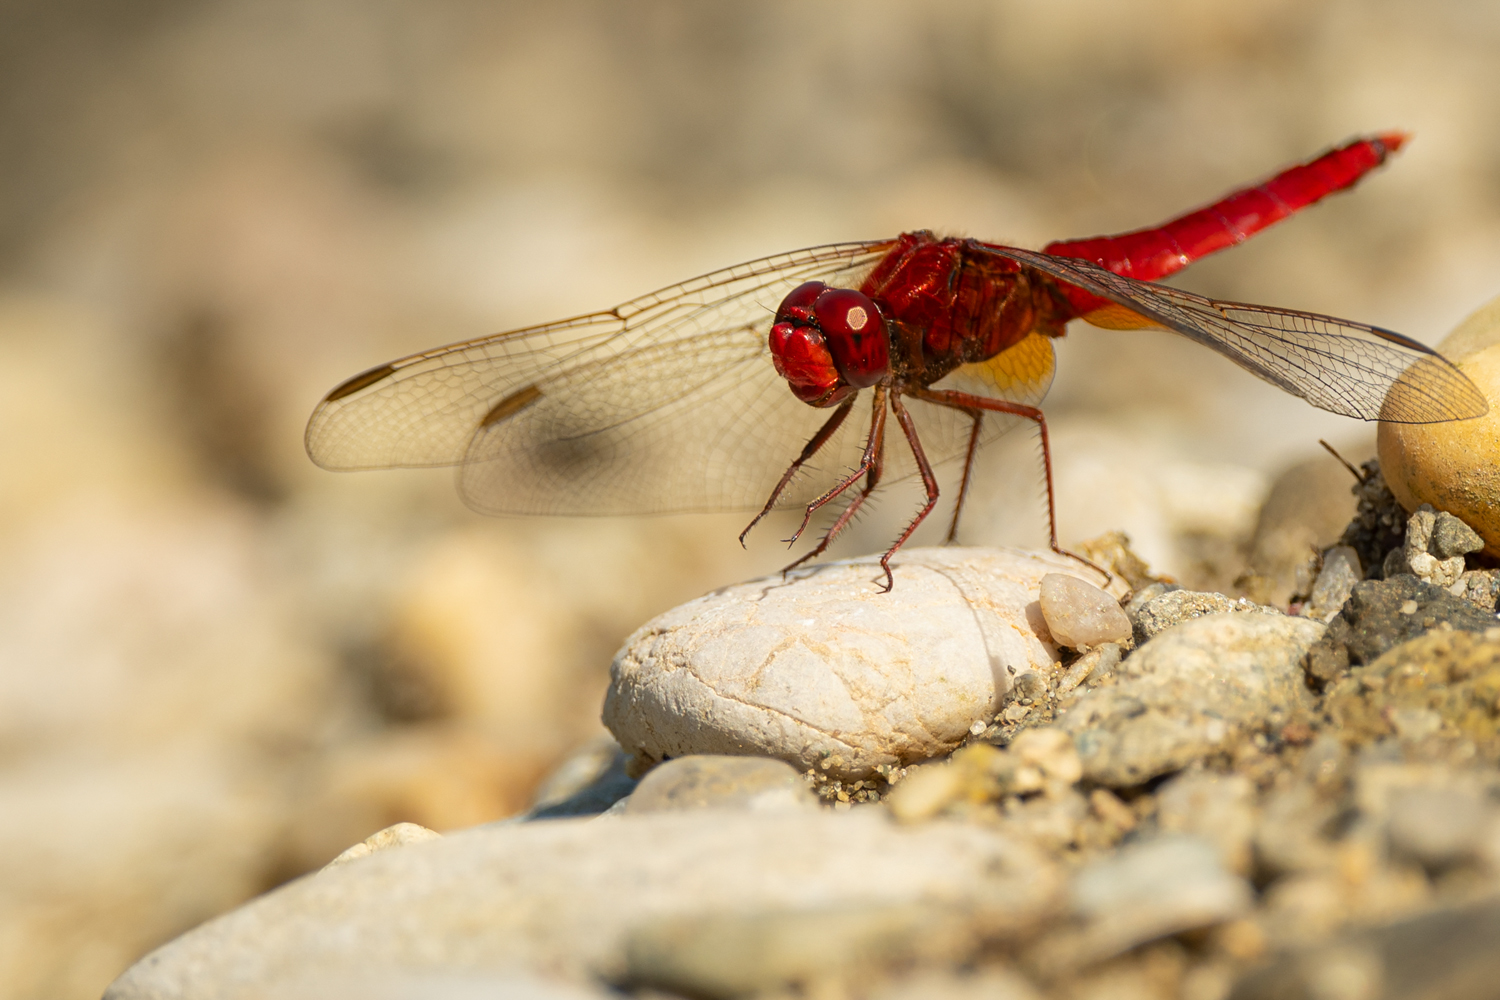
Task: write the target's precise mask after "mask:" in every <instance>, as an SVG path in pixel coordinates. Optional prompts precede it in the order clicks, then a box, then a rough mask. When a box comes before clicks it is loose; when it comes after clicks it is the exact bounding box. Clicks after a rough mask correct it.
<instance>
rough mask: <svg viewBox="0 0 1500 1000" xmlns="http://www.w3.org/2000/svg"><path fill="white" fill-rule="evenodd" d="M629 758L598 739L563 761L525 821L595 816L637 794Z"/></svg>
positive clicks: (541, 789)
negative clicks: (630, 772) (630, 770)
mask: <svg viewBox="0 0 1500 1000" xmlns="http://www.w3.org/2000/svg"><path fill="white" fill-rule="evenodd" d="M629 762H630V758H629V757H628V756H626V754H625V752H624V751H623V750H621V749H620V745H619V744H618V743H616V742H615V741H614V740H612V739H610V738H609V737H607V736H606V737H604V738H602V739H598V740H595V741H594V742H592V743H590V744H588V745H587V746H585V747H582V748H580V749H579V750H578V751H577V752H576V753H574V754H573V755H572V756H570V757H568V758H567V759H566V760H564V761H563V762H562V764H560V765H559V766H558V767H557V768H556V769H555V770H554V771H553V772H552V774H551V775H549V776H548V777H547V779H546V780H545V781H543V782H542V784H541V787H539V788H538V789H537V791H536V795H535V797H534V800H533V805H532V807H531V809H530V811H529V812H527V813H526V814H525V816H524V817H523V818H524V819H528V820H532V819H562V818H564V817H568V816H594V815H597V814H599V813H602V812H604V811H605V810H607V809H609V808H610V807H611V806H613V805H614V804H615V803H617V802H620V801H621V800H623V799H624V798H625V797H626V796H628V795H629V794H630V793H631V792H633V791H635V786H636V780H635V779H634V778H632V777H631V776H630V774H629V770H628V765H629Z"/></svg>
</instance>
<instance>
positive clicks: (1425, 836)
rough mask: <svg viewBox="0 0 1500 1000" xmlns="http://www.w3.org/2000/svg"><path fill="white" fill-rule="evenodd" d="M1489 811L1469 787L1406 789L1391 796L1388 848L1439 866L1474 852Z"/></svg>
mask: <svg viewBox="0 0 1500 1000" xmlns="http://www.w3.org/2000/svg"><path fill="white" fill-rule="evenodd" d="M1489 819H1490V810H1489V808H1488V806H1487V804H1486V803H1485V801H1484V799H1483V798H1482V797H1481V796H1480V795H1478V794H1476V793H1475V792H1474V791H1472V790H1470V789H1462V788H1453V787H1449V788H1407V789H1403V790H1401V791H1400V792H1398V793H1396V794H1395V795H1393V796H1392V797H1391V802H1390V819H1389V820H1388V821H1387V826H1386V830H1387V832H1388V834H1389V836H1390V839H1391V847H1393V848H1395V849H1396V850H1397V851H1400V852H1402V853H1404V854H1406V855H1408V856H1409V857H1411V858H1413V859H1415V860H1416V861H1418V862H1420V863H1421V864H1423V865H1425V866H1426V867H1428V868H1433V869H1440V868H1443V867H1446V866H1448V865H1451V864H1453V863H1454V862H1457V861H1463V860H1466V859H1468V858H1471V857H1473V856H1474V855H1475V854H1477V852H1478V850H1479V846H1480V840H1481V838H1482V837H1483V835H1484V833H1485V832H1486V827H1487V825H1488V821H1489Z"/></svg>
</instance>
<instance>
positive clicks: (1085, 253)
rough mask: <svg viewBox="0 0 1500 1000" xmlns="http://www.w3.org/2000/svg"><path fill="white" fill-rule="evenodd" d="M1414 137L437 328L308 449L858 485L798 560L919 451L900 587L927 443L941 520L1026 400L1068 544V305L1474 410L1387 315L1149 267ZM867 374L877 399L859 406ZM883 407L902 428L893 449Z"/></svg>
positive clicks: (720, 495)
mask: <svg viewBox="0 0 1500 1000" xmlns="http://www.w3.org/2000/svg"><path fill="white" fill-rule="evenodd" d="M1405 139H1406V137H1405V136H1404V135H1403V134H1401V133H1390V134H1386V135H1379V136H1373V137H1367V138H1360V139H1356V140H1354V141H1351V142H1349V143H1347V144H1346V145H1344V146H1341V147H1339V148H1337V149H1333V150H1331V151H1329V152H1327V153H1324V154H1323V155H1321V156H1319V157H1317V158H1315V159H1313V160H1310V161H1308V162H1307V163H1304V164H1300V165H1297V166H1293V167H1290V168H1288V169H1286V170H1283V171H1282V172H1280V173H1278V174H1277V175H1276V176H1274V177H1272V178H1271V179H1270V180H1267V181H1265V182H1264V183H1262V184H1258V185H1256V186H1254V187H1248V188H1245V189H1243V190H1240V191H1236V192H1234V193H1233V194H1231V195H1229V196H1227V197H1225V198H1223V199H1222V200H1220V201H1218V202H1215V203H1214V204H1212V205H1210V206H1208V207H1205V208H1202V209H1199V210H1197V211H1194V212H1190V213H1188V214H1186V215H1184V216H1182V217H1180V218H1177V219H1174V220H1172V221H1171V222H1168V223H1166V224H1164V225H1162V226H1158V227H1154V228H1151V229H1142V230H1137V231H1135V232H1130V233H1125V234H1122V235H1119V236H1106V237H1097V238H1093V239H1086V240H1069V241H1066V242H1059V243H1052V244H1050V245H1048V246H1047V247H1046V248H1045V249H1044V250H1043V251H1042V252H1040V253H1037V252H1035V251H1031V250H1022V249H1017V248H1015V247H1009V246H1002V245H998V244H994V243H983V242H980V241H978V240H973V239H960V238H939V237H937V236H934V235H933V234H932V233H930V232H926V231H917V232H911V233H905V234H903V235H901V236H898V237H896V238H895V239H885V240H873V241H868V242H862V243H839V244H832V245H829V246H821V247H813V248H811V249H807V250H798V251H794V252H792V253H786V254H780V255H778V256H775V257H767V258H764V259H762V260H756V261H751V262H750V263H747V264H740V265H738V266H737V267H731V268H727V269H725V270H722V271H715V272H713V273H711V274H706V275H703V276H702V277H698V278H694V279H692V280H690V281H685V282H683V283H682V284H679V285H673V286H671V287H669V288H664V289H662V290H661V291H658V292H653V293H651V294H649V295H645V296H642V297H641V298H638V299H634V300H632V301H630V302H626V303H625V304H623V305H620V306H616V307H615V308H614V309H610V310H608V311H606V312H598V313H590V314H589V315H586V316H579V317H577V318H575V319H567V320H561V321H559V322H555V323H548V324H544V325H542V326H533V327H528V328H526V329H523V330H515V331H512V332H510V333H501V334H496V335H494V336H490V337H484V338H481V339H478V340H470V341H466V342H464V343H459V344H453V345H451V346H448V347H440V348H437V349H435V350H431V351H426V352H424V353H422V354H416V355H413V356H411V357H408V358H404V359H402V360H400V361H393V362H391V363H390V364H385V365H381V366H379V367H378V368H372V369H370V370H369V371H367V372H364V373H363V374H360V375H356V376H354V377H353V378H351V379H349V380H348V381H346V382H344V383H343V384H342V385H340V386H338V387H337V388H335V389H334V390H333V391H332V392H330V393H329V394H328V396H327V398H326V399H324V400H323V402H322V403H321V404H320V405H319V406H318V408H317V410H316V411H315V412H314V413H313V415H312V419H311V421H310V423H309V424H308V428H307V450H308V453H309V454H310V455H311V456H312V459H313V461H315V462H317V463H318V464H319V465H321V466H323V467H324V468H328V469H376V468H389V467H397V466H407V467H409V466H437V465H452V466H457V467H458V470H459V471H458V488H459V492H460V493H461V494H462V496H463V498H464V500H465V501H466V502H467V503H468V504H469V505H470V506H471V507H473V508H474V509H476V510H479V511H482V512H485V513H505V514H627V513H646V512H667V511H703V510H729V509H751V510H753V509H755V508H757V507H759V509H760V513H758V514H757V515H756V516H755V519H754V520H752V521H751V522H750V525H749V527H747V528H746V529H745V532H746V533H748V532H749V530H750V528H752V527H754V526H755V524H756V523H757V522H758V521H759V520H760V519H761V518H762V517H763V516H765V514H766V513H767V512H769V511H770V510H772V509H774V508H782V507H802V508H803V510H804V517H803V521H802V527H800V528H799V529H798V530H797V533H796V534H795V535H793V537H792V539H790V541H791V542H795V541H796V539H797V538H798V537H800V536H801V534H802V533H803V531H804V530H805V529H806V527H807V525H808V522H809V520H810V519H811V518H812V516H813V515H814V514H815V513H816V512H817V511H818V510H819V509H820V508H822V507H823V506H824V505H826V504H828V503H830V502H831V501H833V500H835V499H837V498H839V497H842V496H846V495H847V496H849V497H850V499H848V501H847V502H846V504H845V506H844V508H843V510H842V511H841V512H840V513H839V515H838V517H837V518H836V519H835V520H834V521H833V524H832V526H831V527H830V528H829V529H828V530H827V531H826V532H825V533H824V535H823V537H822V540H821V541H820V542H819V543H818V544H817V546H816V547H814V548H813V549H812V550H811V551H810V552H808V553H807V554H806V555H804V556H803V557H802V558H801V559H798V560H797V561H796V562H794V563H792V564H791V566H788V567H787V569H791V568H793V567H795V566H797V565H799V564H801V563H803V562H805V561H807V560H808V559H812V558H814V557H816V556H818V555H820V554H822V553H823V551H824V550H826V549H827V548H828V545H829V544H830V543H831V542H832V541H833V539H834V538H835V537H836V536H837V535H838V534H839V532H840V531H841V530H842V529H843V528H844V527H845V526H847V525H848V524H849V522H850V520H851V519H852V518H853V517H854V516H855V514H856V513H857V512H858V511H859V509H860V507H861V505H863V504H864V503H865V501H866V500H867V499H868V498H869V496H870V494H871V493H872V492H873V491H874V490H875V489H876V487H877V486H879V485H880V484H881V483H883V482H888V481H893V480H897V479H902V478H905V477H907V476H911V475H917V476H919V477H920V479H921V482H922V485H923V487H924V489H925V495H926V500H925V502H924V504H923V505H922V507H921V508H920V509H919V510H918V511H917V513H916V515H915V516H914V517H913V518H912V519H911V521H910V522H909V523H908V524H907V526H906V528H905V529H904V530H903V531H902V532H901V534H900V536H899V537H897V538H896V540H895V542H894V543H893V544H892V545H891V547H890V548H889V549H888V550H887V551H886V553H885V554H884V555H883V556H882V557H881V560H880V564H881V567H882V568H883V569H884V571H885V577H884V581H883V585H884V588H885V589H886V590H889V589H890V587H891V585H892V582H893V581H892V577H891V571H890V558H891V556H892V555H893V554H894V553H895V552H896V550H897V549H899V548H900V547H901V545H902V544H903V543H904V542H905V541H906V540H907V539H908V538H910V537H911V534H912V532H913V531H915V530H916V528H917V526H918V525H919V524H921V523H922V521H923V519H924V518H926V517H927V516H928V514H930V513H931V512H932V510H933V508H934V507H935V506H936V504H937V501H938V483H937V478H936V476H935V475H934V473H933V468H932V467H933V464H934V463H936V462H942V461H945V460H962V462H963V476H962V480H961V481H960V485H959V488H958V496H957V500H956V502H955V504H954V513H953V521H952V526H951V527H950V529H949V533H948V537H949V539H950V540H951V539H952V538H953V535H954V532H955V531H956V529H957V525H958V515H959V512H960V510H961V508H962V504H963V500H964V494H965V492H966V491H967V488H968V481H969V476H970V472H971V469H972V464H973V460H974V454H975V451H976V449H977V448H978V447H979V446H980V445H981V444H982V443H983V442H984V441H985V440H987V439H989V438H992V437H994V436H995V435H997V434H998V433H999V432H1001V431H1003V430H1004V429H1006V427H1007V426H1009V425H1012V424H1014V423H1015V422H1018V421H1031V422H1034V423H1035V424H1036V426H1037V429H1038V432H1039V434H1040V437H1041V442H1042V456H1043V466H1044V470H1045V475H1046V485H1047V516H1048V523H1049V528H1050V537H1051V544H1052V548H1053V549H1054V550H1056V551H1058V552H1063V550H1062V549H1061V548H1059V547H1058V543H1057V521H1056V515H1055V513H1054V507H1055V505H1054V503H1053V496H1052V459H1051V451H1050V448H1049V446H1048V440H1047V422H1046V420H1045V418H1044V417H1043V415H1042V411H1041V410H1040V409H1038V408H1037V404H1039V403H1040V402H1041V400H1042V397H1043V396H1044V395H1045V394H1046V392H1047V389H1048V387H1049V385H1050V384H1051V381H1052V373H1053V369H1054V358H1053V351H1052V343H1051V341H1052V339H1053V338H1055V337H1060V336H1062V335H1063V332H1064V328H1065V327H1066V325H1067V323H1068V322H1069V321H1070V320H1073V319H1080V318H1081V319H1084V320H1086V321H1088V322H1089V323H1092V324H1094V325H1096V326H1102V327H1107V328H1111V329H1130V328H1144V327H1157V328H1165V329H1168V330H1172V331H1175V332H1177V333H1180V334H1183V335H1184V336H1187V337H1190V338H1192V339H1193V340H1196V341H1197V342H1199V343H1200V344H1203V345H1204V346H1206V347H1209V348H1211V349H1213V350H1215V351H1218V352H1219V353H1220V354H1223V355H1225V356H1226V357H1228V358H1230V359H1231V360H1232V361H1234V362H1236V363H1237V364H1239V365H1240V366H1241V367H1243V368H1245V369H1247V370H1249V371H1250V372H1252V373H1253V374H1255V375H1258V376H1259V377H1261V378H1262V379H1265V380H1266V381H1267V382H1270V383H1271V384H1272V385H1275V386H1279V387H1280V388H1282V389H1285V390H1286V391H1287V392H1290V393H1292V394H1293V395H1296V396H1301V397H1302V398H1303V399H1306V400H1307V401H1308V402H1309V403H1311V404H1312V405H1314V406H1316V407H1319V408H1321V409H1325V410H1330V411H1332V412H1334V413H1340V414H1344V415H1346V416H1351V417H1358V418H1361V419H1365V420H1374V419H1377V418H1379V419H1384V420H1391V421H1397V422H1409V423H1428V422H1437V421H1444V420H1460V419H1464V418H1468V417H1475V416H1479V415H1482V414H1483V413H1485V412H1486V411H1487V409H1488V407H1487V404H1486V403H1485V400H1484V397H1483V395H1482V394H1481V393H1480V392H1479V391H1478V390H1477V389H1476V388H1475V387H1474V385H1473V384H1472V383H1470V382H1469V380H1468V379H1467V378H1465V377H1464V376H1463V375H1462V374H1461V373H1460V372H1459V371H1458V370H1457V369H1456V368H1454V367H1453V366H1452V365H1451V364H1449V363H1448V362H1447V361H1446V360H1444V359H1443V358H1442V357H1441V356H1439V355H1437V354H1436V353H1434V352H1433V351H1432V350H1430V349H1429V348H1427V347H1425V346H1423V345H1422V344H1420V343H1418V342H1416V341H1414V340H1411V339H1409V338H1407V337H1404V336H1402V335H1400V334H1398V333H1393V332H1391V331H1389V330H1382V329H1380V328H1378V327H1374V326H1367V325H1365V324H1363V323H1355V322H1351V321H1349V320H1343V319H1335V318H1333V317H1331V316H1321V315H1318V314H1315V313H1306V312H1297V311H1293V310H1289V309H1274V308H1270V307H1266V306H1256V305H1247V304H1243V303H1234V302H1219V301H1215V300H1213V299H1209V298H1205V297H1203V296H1200V295H1194V294H1192V293H1190V292H1184V291H1180V290H1178V289H1175V288H1168V287H1164V286H1162V285H1157V284H1153V283H1151V282H1152V281H1153V279H1157V278H1161V277H1164V276H1166V275H1169V274H1171V273H1173V272H1175V271H1177V270H1179V269H1181V268H1182V267H1185V266H1186V265H1188V264H1190V263H1191V262H1193V261H1194V260H1197V259H1199V258H1201V257H1204V256H1206V255H1208V254H1211V253H1214V252H1215V251H1218V250H1221V249H1224V248H1225V247H1229V246H1233V245H1235V244H1237V243H1241V242H1243V241H1244V240H1246V239H1248V238H1249V237H1250V236H1252V235H1254V234H1255V233H1257V232H1259V231H1260V230H1262V229H1264V228H1266V227H1267V226H1269V225H1271V224H1273V223H1275V222H1278V221H1280V220H1282V219H1284V218H1286V217H1287V216H1289V215H1291V214H1292V213H1294V212H1297V211H1299V210H1301V209H1303V208H1305V207H1307V206H1308V205H1311V204H1312V203H1314V202H1316V201H1318V200H1319V199H1321V198H1323V197H1324V196H1326V195H1328V194H1331V193H1333V192H1335V191H1340V190H1342V189H1344V188H1347V187H1349V186H1351V185H1352V184H1354V183H1355V182H1356V181H1358V180H1359V179H1360V178H1361V177H1362V176H1363V175H1364V174H1366V173H1367V172H1368V171H1370V170H1372V169H1374V168H1375V167H1377V166H1379V165H1380V164H1381V163H1383V162H1384V160H1385V158H1386V157H1387V155H1389V154H1390V153H1392V152H1394V151H1395V150H1397V149H1399V148H1400V146H1401V145H1402V143H1403V142H1404V141H1405ZM789 388H790V391H788V389H789ZM866 389H869V390H870V393H869V396H870V405H869V406H868V408H857V406H856V403H857V400H858V398H859V396H860V395H861V394H863V393H864V390H866ZM908 400H916V401H918V402H920V403H921V404H923V405H921V406H913V407H908V405H907V401H908ZM888 415H894V417H895V419H896V424H897V425H898V426H899V427H900V430H901V434H902V436H903V437H904V438H905V440H906V444H907V448H906V449H893V454H891V455H887V453H886V448H885V440H886V430H887V417H888ZM797 441H805V442H806V444H805V446H804V447H803V449H802V452H801V454H799V455H797V456H796V458H795V459H794V460H793V461H792V462H791V463H790V465H787V459H788V457H790V453H791V448H793V447H795V442H797ZM815 459H816V460H817V464H816V465H814V464H813V463H814V460H815ZM861 480H863V483H862V484H860V481H861ZM856 486H857V487H858V488H857V489H856ZM851 491H853V492H852V493H851ZM744 538H745V534H744V533H742V534H741V535H740V540H741V542H743V541H744Z"/></svg>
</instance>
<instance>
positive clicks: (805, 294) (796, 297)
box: [776, 281, 828, 323]
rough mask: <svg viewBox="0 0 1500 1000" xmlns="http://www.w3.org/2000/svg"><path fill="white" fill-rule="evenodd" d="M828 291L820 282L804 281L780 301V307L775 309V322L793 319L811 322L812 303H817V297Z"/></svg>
mask: <svg viewBox="0 0 1500 1000" xmlns="http://www.w3.org/2000/svg"><path fill="white" fill-rule="evenodd" d="M826 291H828V286H827V285H825V284H823V282H821V281H804V282H803V283H802V284H800V285H798V286H797V287H796V288H793V289H792V290H791V291H790V292H788V293H787V297H786V298H784V299H782V300H781V305H780V306H779V307H777V309H776V322H778V323H780V322H781V321H782V320H788V319H795V320H800V321H801V322H803V323H810V322H812V315H813V312H812V311H813V303H814V302H816V301H818V296H819V295H822V294H823V293H824V292H826Z"/></svg>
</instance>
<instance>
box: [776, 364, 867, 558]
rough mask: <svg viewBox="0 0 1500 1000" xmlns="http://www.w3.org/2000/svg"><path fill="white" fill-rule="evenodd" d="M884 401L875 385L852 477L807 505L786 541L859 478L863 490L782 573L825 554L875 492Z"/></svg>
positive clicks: (794, 539)
mask: <svg viewBox="0 0 1500 1000" xmlns="http://www.w3.org/2000/svg"><path fill="white" fill-rule="evenodd" d="M885 399H886V394H885V386H883V385H878V386H876V387H875V400H874V404H873V405H874V409H873V410H872V411H871V413H870V434H869V436H868V437H867V438H866V439H865V453H864V455H863V456H862V457H861V458H860V463H859V467H858V468H857V469H855V471H854V472H853V473H852V474H850V475H849V476H846V477H845V478H844V479H843V480H842V481H841V482H840V483H839V484H838V485H837V486H835V487H834V488H833V489H831V490H829V491H828V492H827V493H825V494H823V495H822V496H821V497H819V498H818V499H817V500H814V501H813V502H812V503H810V504H808V505H807V512H806V514H805V515H804V516H803V518H802V527H800V528H798V529H797V534H795V535H793V536H792V537H791V539H789V542H792V543H794V542H796V541H797V539H798V538H799V537H800V536H801V535H802V532H803V531H804V530H805V529H806V528H807V523H808V521H809V520H810V519H811V518H812V516H813V513H814V511H816V510H817V509H818V508H819V507H822V506H823V505H824V504H826V503H828V502H829V501H830V500H832V499H833V498H834V497H836V496H838V495H839V494H840V493H843V492H844V491H845V490H847V489H848V488H849V487H850V486H851V485H853V484H854V482H855V481H857V480H858V479H859V477H860V476H862V475H863V476H865V488H864V489H862V490H860V491H859V495H858V496H856V497H855V498H854V499H853V500H852V501H850V503H849V505H848V506H847V507H845V508H844V510H843V512H842V513H841V514H839V516H838V519H837V520H836V521H834V522H833V525H832V526H831V527H829V529H828V530H827V531H826V532H824V534H823V539H822V541H820V542H819V543H818V544H817V547H816V548H814V549H813V550H812V551H811V552H808V553H806V554H805V555H803V556H802V557H801V558H799V559H797V560H796V561H795V562H793V563H791V564H790V565H788V566H786V567H785V568H783V569H782V571H781V572H782V573H789V572H791V571H792V570H794V569H796V568H797V567H798V566H801V565H802V564H803V563H805V562H807V561H808V560H809V559H815V558H817V557H818V556H820V555H822V554H823V553H824V552H826V551H827V550H828V546H829V545H831V544H832V543H833V540H834V538H835V537H837V536H838V533H839V532H841V531H843V530H844V528H845V527H846V526H847V525H848V524H849V522H850V521H851V520H853V518H854V515H855V513H856V512H857V511H858V510H859V508H860V507H861V506H863V505H864V502H865V500H866V499H868V498H869V496H870V494H871V493H873V492H875V487H876V486H878V485H879V484H880V476H881V473H882V472H884V471H885Z"/></svg>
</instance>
